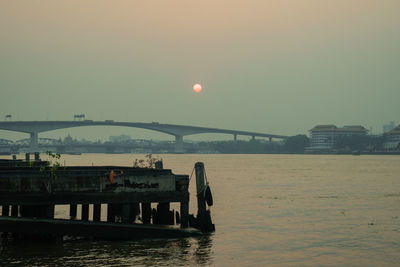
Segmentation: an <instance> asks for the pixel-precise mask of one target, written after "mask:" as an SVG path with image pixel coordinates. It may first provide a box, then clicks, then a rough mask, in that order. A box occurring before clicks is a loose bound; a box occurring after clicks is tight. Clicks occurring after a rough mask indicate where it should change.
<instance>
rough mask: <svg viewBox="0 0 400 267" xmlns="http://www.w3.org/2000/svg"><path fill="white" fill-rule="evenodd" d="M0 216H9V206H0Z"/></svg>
mask: <svg viewBox="0 0 400 267" xmlns="http://www.w3.org/2000/svg"><path fill="white" fill-rule="evenodd" d="M1 210H2V212H1V216H9V215H10V206H9V205H3V206H1Z"/></svg>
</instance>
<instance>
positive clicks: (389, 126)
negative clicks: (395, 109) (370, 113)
mask: <svg viewBox="0 0 400 267" xmlns="http://www.w3.org/2000/svg"><path fill="white" fill-rule="evenodd" d="M395 127H396V125H395V124H394V121H391V122H390V123H388V124H385V125H383V127H382V128H383V133H387V132H389V131H391V130H393V129H394V128H395Z"/></svg>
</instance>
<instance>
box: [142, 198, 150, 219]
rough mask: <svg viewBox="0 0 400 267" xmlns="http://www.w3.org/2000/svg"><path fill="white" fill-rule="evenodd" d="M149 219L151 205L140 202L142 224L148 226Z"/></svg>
mask: <svg viewBox="0 0 400 267" xmlns="http://www.w3.org/2000/svg"><path fill="white" fill-rule="evenodd" d="M150 219H151V203H149V202H142V222H143V224H149V223H150Z"/></svg>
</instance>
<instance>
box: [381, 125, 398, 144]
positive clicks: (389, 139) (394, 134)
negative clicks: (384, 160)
mask: <svg viewBox="0 0 400 267" xmlns="http://www.w3.org/2000/svg"><path fill="white" fill-rule="evenodd" d="M384 135H385V142H384V143H383V148H384V149H387V150H400V125H398V126H397V127H395V128H393V129H392V130H390V131H389V132H387V133H385V134H384Z"/></svg>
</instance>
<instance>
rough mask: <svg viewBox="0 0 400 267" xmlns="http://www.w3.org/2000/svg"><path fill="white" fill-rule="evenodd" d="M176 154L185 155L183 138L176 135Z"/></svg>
mask: <svg viewBox="0 0 400 267" xmlns="http://www.w3.org/2000/svg"><path fill="white" fill-rule="evenodd" d="M175 152H176V153H183V136H182V135H175Z"/></svg>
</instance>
